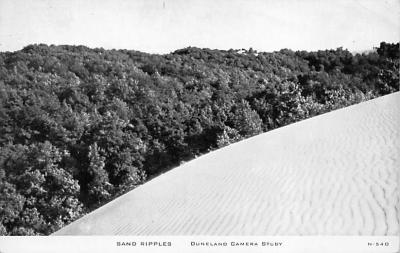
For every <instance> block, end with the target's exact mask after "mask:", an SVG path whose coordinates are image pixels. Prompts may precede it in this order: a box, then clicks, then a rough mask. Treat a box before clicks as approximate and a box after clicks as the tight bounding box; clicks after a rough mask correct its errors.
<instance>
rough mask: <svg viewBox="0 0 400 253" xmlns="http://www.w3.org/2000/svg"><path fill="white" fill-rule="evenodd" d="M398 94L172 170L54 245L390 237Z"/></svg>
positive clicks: (399, 135) (398, 163)
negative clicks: (146, 238)
mask: <svg viewBox="0 0 400 253" xmlns="http://www.w3.org/2000/svg"><path fill="white" fill-rule="evenodd" d="M399 170H400V93H395V94H391V95H387V96H384V97H381V98H377V99H374V100H371V101H368V102H364V103H361V104H358V105H354V106H350V107H347V108H345V109H341V110H337V111H334V112H331V113H327V114H324V115H321V116H317V117H314V118H311V119H308V120H304V121H302V122H299V123H295V124H292V125H289V126H286V127H283V128H280V129H276V130H273V131H270V132H268V133H265V134H261V135H259V136H256V137H253V138H250V139H247V140H245V141H241V142H239V143H236V144H233V145H230V146H228V147H226V148H223V149H220V150H218V151H215V152H211V153H209V154H207V155H204V156H202V157H200V158H197V159H195V160H193V161H190V162H188V163H186V164H184V165H182V166H180V167H177V168H175V169H173V170H171V171H169V172H167V173H165V174H163V175H161V176H159V177H157V178H155V179H153V180H151V181H150V182H148V183H146V184H144V185H142V186H140V187H138V188H136V189H134V190H132V191H131V192H129V193H127V194H125V195H123V196H121V197H119V198H117V199H116V200H114V201H112V202H110V203H109V204H107V205H105V206H103V207H101V208H99V209H97V210H95V211H94V212H92V213H90V214H88V215H86V216H84V217H83V218H81V219H79V220H77V221H75V222H74V223H72V224H71V225H69V226H67V227H65V228H63V229H61V230H60V231H58V232H56V233H55V234H56V235H83V234H88V235H100V234H104V235H399V198H400V197H399V189H398V179H399V178H398V173H399Z"/></svg>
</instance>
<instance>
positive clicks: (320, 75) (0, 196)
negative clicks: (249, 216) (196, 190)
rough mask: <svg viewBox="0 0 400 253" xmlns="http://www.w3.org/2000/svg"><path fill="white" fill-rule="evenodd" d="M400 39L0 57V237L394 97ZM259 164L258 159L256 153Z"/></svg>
mask: <svg viewBox="0 0 400 253" xmlns="http://www.w3.org/2000/svg"><path fill="white" fill-rule="evenodd" d="M399 58H400V53H399V43H396V44H391V43H385V42H382V43H381V44H380V46H379V47H378V48H376V49H374V50H372V51H371V52H368V53H364V54H355V55H353V54H351V53H350V52H349V51H347V50H344V49H342V48H338V49H335V50H324V51H317V52H306V51H297V52H294V51H291V50H288V49H283V50H281V51H278V52H273V53H265V52H256V51H254V50H252V49H251V48H250V49H249V50H227V51H224V50H210V49H199V48H193V47H189V48H185V49H181V50H177V51H175V52H173V53H170V54H166V55H155V54H146V53H141V52H137V51H129V50H104V49H101V48H96V49H90V48H87V47H84V46H53V45H51V46H47V45H43V44H40V45H30V46H27V47H25V48H23V49H22V50H20V51H16V52H2V53H0V221H1V222H0V235H47V234H50V233H52V232H54V231H55V230H57V229H59V228H61V227H62V226H64V225H66V224H68V223H70V222H71V221H73V220H76V219H77V218H79V217H80V216H82V215H84V214H85V213H87V212H89V211H90V210H93V209H94V208H96V207H98V206H100V205H103V204H104V203H106V202H108V201H110V200H112V199H113V198H115V197H117V196H119V195H120V194H123V193H124V192H126V191H128V190H130V189H133V188H134V187H135V186H137V185H140V184H142V183H144V182H146V180H148V179H149V178H152V177H154V176H157V175H158V174H160V173H162V172H165V171H166V170H168V169H171V168H173V167H175V166H177V165H179V164H180V163H182V162H185V161H188V160H190V159H193V158H195V157H197V156H199V155H201V154H204V153H207V152H209V151H210V150H214V149H217V148H220V147H223V146H226V145H229V144H230V143H233V142H236V141H239V140H242V139H244V138H248V137H250V136H253V135H256V134H259V133H262V132H266V131H270V130H272V129H275V128H278V127H281V126H284V125H287V124H291V123H293V122H297V121H300V120H303V119H306V118H309V117H312V116H315V115H319V114H321V113H325V112H328V111H332V110H335V109H338V108H342V107H345V106H349V105H352V104H355V103H359V102H362V101H365V100H368V99H372V98H375V97H378V96H382V95H385V94H389V93H392V92H395V91H398V90H399V63H400V60H399ZM265 159H268V154H266V156H265Z"/></svg>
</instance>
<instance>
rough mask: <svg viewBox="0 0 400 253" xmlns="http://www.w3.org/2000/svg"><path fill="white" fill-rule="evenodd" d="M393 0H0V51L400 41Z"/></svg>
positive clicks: (366, 45) (398, 3) (354, 45)
mask: <svg viewBox="0 0 400 253" xmlns="http://www.w3.org/2000/svg"><path fill="white" fill-rule="evenodd" d="M399 12H400V0H274V1H273V0H97V1H95V0H0V51H14V50H19V49H21V48H22V47H24V46H26V45H28V44H32V43H46V44H73V45H78V44H79V45H86V46H89V47H103V48H107V49H109V48H125V49H135V50H140V51H144V52H151V53H168V52H171V51H174V50H176V49H179V48H183V47H187V46H197V47H208V48H218V49H229V48H234V49H240V48H246V49H248V48H250V47H253V48H254V49H256V50H258V51H274V50H279V49H282V48H290V49H294V50H299V49H304V50H317V49H327V48H337V47H340V46H342V47H344V48H347V49H349V50H351V51H362V50H367V49H372V47H373V46H378V45H379V42H381V41H386V42H398V41H399V40H400V14H399Z"/></svg>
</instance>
